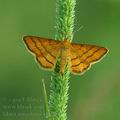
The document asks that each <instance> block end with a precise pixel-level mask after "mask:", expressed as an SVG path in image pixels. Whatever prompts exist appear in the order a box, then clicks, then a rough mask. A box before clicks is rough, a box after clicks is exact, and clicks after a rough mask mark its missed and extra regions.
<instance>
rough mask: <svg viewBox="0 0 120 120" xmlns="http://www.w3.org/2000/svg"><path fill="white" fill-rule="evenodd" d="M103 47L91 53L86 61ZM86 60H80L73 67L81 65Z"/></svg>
mask: <svg viewBox="0 0 120 120" xmlns="http://www.w3.org/2000/svg"><path fill="white" fill-rule="evenodd" d="M100 49H101V48H98V49H97V50H95V51H94V52H93V53H92V54H91V55H89V56H88V57H87V58H86V59H85V60H84V61H86V60H87V59H88V58H90V57H92V56H93V55H94V54H95V53H96V52H97V51H99V50H100ZM84 61H81V62H79V63H78V64H76V65H73V66H72V67H76V66H79V65H80V64H81V63H83V62H84Z"/></svg>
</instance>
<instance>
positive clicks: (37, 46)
mask: <svg viewBox="0 0 120 120" xmlns="http://www.w3.org/2000/svg"><path fill="white" fill-rule="evenodd" d="M31 39H32V41H33V43H34V44H35V46H36V48H37V49H38V50H40V49H39V48H38V46H37V44H36V42H35V41H34V40H33V38H31ZM40 52H41V50H40ZM41 54H42V56H43V57H44V59H45V60H46V61H47V62H49V63H50V64H52V65H54V63H52V62H51V61H49V60H48V59H47V58H46V57H45V56H44V55H43V53H42V52H41ZM37 60H38V59H37ZM38 62H39V60H38ZM42 66H43V65H42Z"/></svg>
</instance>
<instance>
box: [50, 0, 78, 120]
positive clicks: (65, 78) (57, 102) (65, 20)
mask: <svg viewBox="0 0 120 120" xmlns="http://www.w3.org/2000/svg"><path fill="white" fill-rule="evenodd" d="M75 3H76V1H75V0H57V4H56V5H57V6H56V14H57V15H56V37H55V38H56V39H57V40H64V39H67V40H69V41H72V38H73V28H74V16H75V14H74V13H75V12H74V8H75ZM59 71H60V58H58V60H57V63H56V67H55V69H54V72H53V74H52V77H51V85H50V99H49V108H50V115H51V118H50V120H66V119H67V114H66V111H67V102H68V90H69V76H70V71H69V67H68V64H66V66H65V70H64V73H63V74H61V73H60V72H59Z"/></svg>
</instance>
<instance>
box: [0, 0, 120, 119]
mask: <svg viewBox="0 0 120 120" xmlns="http://www.w3.org/2000/svg"><path fill="white" fill-rule="evenodd" d="M55 5H56V1H55V0H34V1H33V0H0V120H43V117H44V98H43V88H42V83H41V80H42V79H43V78H44V79H45V82H46V87H47V91H48V94H49V85H50V77H51V72H48V71H43V70H41V69H39V67H38V65H37V64H36V62H35V61H34V57H33V56H32V55H31V54H29V53H28V51H27V50H26V48H25V45H24V43H23V40H22V37H23V36H24V35H35V36H41V37H48V38H54V36H55V28H54V26H55ZM81 26H84V27H83V29H82V30H80V31H77V30H78V29H79V28H80V27H81ZM75 31H77V32H75ZM74 32H75V34H74V40H73V42H78V43H87V44H96V45H100V46H104V47H107V48H108V49H109V53H108V54H107V56H106V57H105V58H104V59H103V60H102V61H101V62H99V63H98V64H95V65H93V66H92V68H91V69H90V70H89V71H87V72H86V73H85V74H84V75H83V76H75V75H71V78H70V90H69V104H68V119H69V120H120V0H77V5H76V19H75V30H74Z"/></svg>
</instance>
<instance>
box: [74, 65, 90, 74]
mask: <svg viewBox="0 0 120 120" xmlns="http://www.w3.org/2000/svg"><path fill="white" fill-rule="evenodd" d="M89 67H90V64H88V66H87V67H86V68H84V69H83V70H82V71H83V72H81V71H80V70H79V71H76V70H74V71H75V72H73V74H74V73H77V74H79V73H81V74H83V73H84V72H85V71H86V70H87V68H89Z"/></svg>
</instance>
